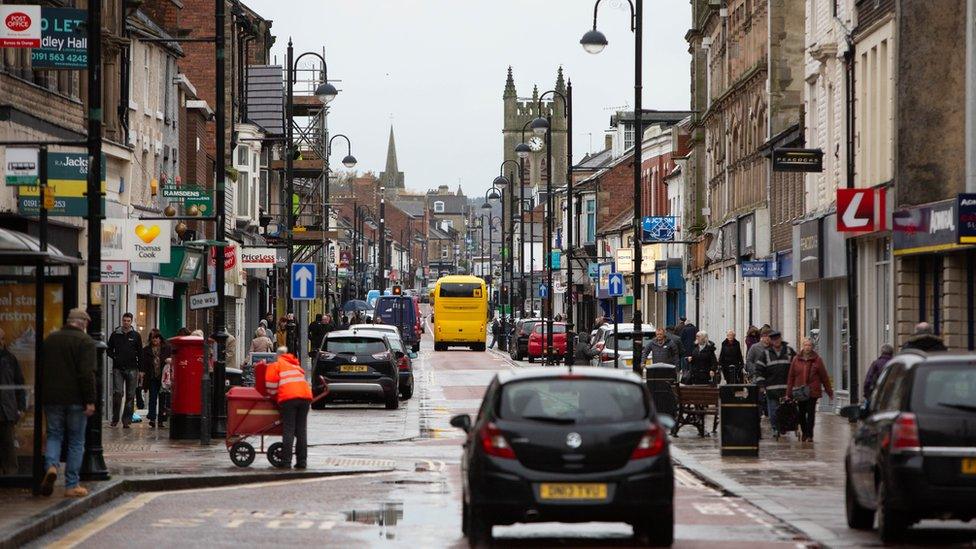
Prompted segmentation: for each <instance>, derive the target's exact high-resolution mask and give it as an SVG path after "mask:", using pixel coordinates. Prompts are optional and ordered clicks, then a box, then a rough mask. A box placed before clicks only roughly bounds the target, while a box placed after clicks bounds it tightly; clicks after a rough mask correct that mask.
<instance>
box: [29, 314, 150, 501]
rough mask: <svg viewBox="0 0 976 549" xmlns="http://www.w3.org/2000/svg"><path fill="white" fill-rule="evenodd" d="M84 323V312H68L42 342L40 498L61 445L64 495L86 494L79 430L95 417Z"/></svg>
mask: <svg viewBox="0 0 976 549" xmlns="http://www.w3.org/2000/svg"><path fill="white" fill-rule="evenodd" d="M89 322H91V318H90V317H89V316H88V313H86V312H85V310H84V309H81V308H77V309H71V311H69V312H68V321H67V323H66V324H65V325H64V327H63V328H61V329H60V330H58V331H56V332H54V333H53V334H51V335H49V336H47V338H46V339H45V340H44V358H43V360H42V363H41V368H42V371H43V374H44V387H43V390H42V398H43V402H44V419H45V422H46V425H47V440H46V449H45V452H44V467H45V469H46V472H45V473H44V479H43V480H42V481H41V494H42V495H45V496H50V495H51V494H52V493H53V492H54V482H55V481H56V480H57V479H58V465H59V464H60V463H61V453H62V449H63V448H62V447H63V446H65V445H67V447H68V448H67V449H68V452H67V461H66V462H65V466H64V488H65V489H64V495H65V497H84V496H87V495H88V490H86V489H85V488H84V487H82V486H81V485H80V484H79V480H80V478H79V473H80V471H81V460H82V457H83V456H84V453H85V426H86V425H87V424H88V418H89V417H91V415H92V414H94V413H95V341H94V340H93V339H92V338H91V337H90V336H89V335H88V334H87V333H86V332H85V330H86V329H87V328H88V323H89ZM129 417H130V419H131V417H132V416H131V415H130V416H129Z"/></svg>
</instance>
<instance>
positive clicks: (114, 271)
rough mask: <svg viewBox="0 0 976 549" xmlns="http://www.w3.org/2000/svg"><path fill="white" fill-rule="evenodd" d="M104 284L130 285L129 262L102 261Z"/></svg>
mask: <svg viewBox="0 0 976 549" xmlns="http://www.w3.org/2000/svg"><path fill="white" fill-rule="evenodd" d="M101 281H102V284H128V283H129V262H128V261H120V260H114V261H102V278H101Z"/></svg>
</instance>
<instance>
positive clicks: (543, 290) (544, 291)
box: [539, 284, 549, 299]
mask: <svg viewBox="0 0 976 549" xmlns="http://www.w3.org/2000/svg"><path fill="white" fill-rule="evenodd" d="M539 297H541V298H542V299H546V298H547V297H549V288H547V287H546V285H545V284H539Z"/></svg>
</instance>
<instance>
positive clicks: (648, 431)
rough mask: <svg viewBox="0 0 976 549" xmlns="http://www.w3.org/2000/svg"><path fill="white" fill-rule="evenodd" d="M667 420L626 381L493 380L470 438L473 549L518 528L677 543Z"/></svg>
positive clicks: (466, 502) (610, 377) (607, 376)
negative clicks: (600, 532)
mask: <svg viewBox="0 0 976 549" xmlns="http://www.w3.org/2000/svg"><path fill="white" fill-rule="evenodd" d="M670 423H671V422H670V420H669V419H667V418H664V417H660V418H659V417H658V416H657V415H656V414H655V412H654V407H653V404H652V401H651V397H650V394H649V393H648V391H647V388H646V387H645V385H644V384H643V383H642V382H641V380H640V378H638V377H637V376H636V375H634V374H632V373H630V372H624V371H615V370H606V369H603V368H590V367H585V368H573V369H569V368H565V367H548V368H524V369H522V368H520V369H518V370H512V371H507V372H501V373H499V374H498V375H497V376H496V377H495V379H494V380H493V381H492V383H491V385H490V386H489V387H488V389H487V392H486V394H485V397H484V401H483V402H482V405H481V408H480V410H479V412H478V417H477V418H476V419H474V420H472V419H471V417H470V416H468V415H460V416H456V417H454V418H453V419H452V420H451V424H452V425H454V426H455V427H458V428H460V429H463V430H464V431H465V432H466V433H467V438H466V440H465V443H464V456H463V459H462V463H461V469H462V476H463V479H462V480H463V492H464V494H463V518H462V530H463V532H464V534H465V535H466V536H467V537H468V539H469V541H470V542H471V544H472V545H478V544H481V543H485V542H488V541H490V539H491V529H492V526H494V525H496V524H513V523H516V522H533V521H541V522H550V521H555V522H591V521H597V522H626V523H629V524H631V525H633V527H634V535H635V536H638V537H642V538H644V539H645V540H646V541H647V542H648V543H650V544H651V545H655V546H668V545H671V543H672V540H673V538H674V470H673V468H672V465H671V457H670V452H669V449H668V439H667V434H666V433H667V430H668V425H669V424H670Z"/></svg>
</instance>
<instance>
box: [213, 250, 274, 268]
mask: <svg viewBox="0 0 976 549" xmlns="http://www.w3.org/2000/svg"><path fill="white" fill-rule="evenodd" d="M225 250H226V248H225ZM231 255H233V251H231ZM277 263H278V250H277V249H275V248H244V249H242V250H241V266H242V267H244V268H245V269H274V267H275V264H277Z"/></svg>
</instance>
